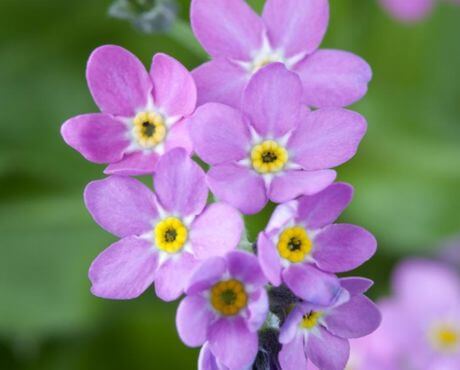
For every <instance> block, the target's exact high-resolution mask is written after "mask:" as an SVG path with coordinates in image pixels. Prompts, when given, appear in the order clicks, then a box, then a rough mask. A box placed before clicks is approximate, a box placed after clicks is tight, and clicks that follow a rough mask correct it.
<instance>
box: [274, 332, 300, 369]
mask: <svg viewBox="0 0 460 370" xmlns="http://www.w3.org/2000/svg"><path fill="white" fill-rule="evenodd" d="M278 360H279V362H280V365H281V368H282V369H283V370H300V369H307V355H306V353H305V349H304V337H303V336H302V335H300V334H299V335H296V336H295V338H294V339H293V340H292V341H291V342H289V343H286V344H283V347H282V348H281V351H280V353H279V355H278Z"/></svg>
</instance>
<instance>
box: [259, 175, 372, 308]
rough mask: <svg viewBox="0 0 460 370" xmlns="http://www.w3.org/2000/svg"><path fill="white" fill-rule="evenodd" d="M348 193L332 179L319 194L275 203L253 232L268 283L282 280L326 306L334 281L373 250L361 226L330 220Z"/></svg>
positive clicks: (302, 295) (332, 295)
mask: <svg viewBox="0 0 460 370" xmlns="http://www.w3.org/2000/svg"><path fill="white" fill-rule="evenodd" d="M352 196H353V188H352V187H351V186H350V185H347V184H343V183H336V184H333V185H331V186H329V187H328V188H326V189H325V190H323V191H322V192H320V193H318V194H316V195H312V196H303V197H300V198H299V199H297V200H293V201H291V202H288V203H284V204H281V205H279V206H278V207H277V208H276V209H275V211H274V213H273V215H272V217H271V219H270V222H269V224H268V226H267V228H266V229H265V231H264V232H262V233H260V234H259V238H258V242H257V251H258V257H259V262H260V265H261V268H262V270H263V271H264V273H265V275H266V276H267V278H268V279H269V280H270V282H271V283H272V284H273V285H275V286H279V285H280V284H281V283H282V282H284V283H285V284H286V285H287V286H288V287H289V288H290V289H291V290H292V291H293V292H294V293H295V294H296V295H297V296H298V297H300V298H302V299H304V300H306V301H308V302H310V303H315V304H322V305H327V304H329V303H330V302H331V301H332V300H334V299H335V298H336V295H337V292H338V291H339V289H340V284H339V280H338V279H337V277H336V276H335V275H333V274H332V273H339V272H346V271H350V270H352V269H354V268H356V267H358V266H360V265H361V264H362V263H364V262H365V261H367V260H368V259H369V258H371V257H372V255H373V254H374V253H375V251H376V248H377V242H376V240H375V238H374V237H373V235H372V234H371V233H369V232H368V231H366V230H364V229H363V228H361V227H359V226H355V225H349V224H334V221H335V220H336V219H337V218H338V217H339V216H340V214H341V213H342V211H343V210H344V209H345V208H346V207H347V206H348V204H349V203H350V201H351V199H352Z"/></svg>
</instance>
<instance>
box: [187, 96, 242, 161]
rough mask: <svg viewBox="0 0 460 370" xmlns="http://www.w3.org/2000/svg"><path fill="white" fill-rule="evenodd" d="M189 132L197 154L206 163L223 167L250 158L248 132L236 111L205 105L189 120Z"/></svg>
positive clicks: (221, 105)
mask: <svg viewBox="0 0 460 370" xmlns="http://www.w3.org/2000/svg"><path fill="white" fill-rule="evenodd" d="M189 132H190V137H191V138H192V142H193V145H194V148H195V151H196V153H197V154H198V156H199V157H200V158H201V159H202V160H203V161H205V162H206V163H209V164H221V163H227V162H233V161H238V160H240V159H243V158H245V157H246V156H248V150H249V140H250V135H249V130H248V128H247V126H246V125H245V123H244V122H243V117H242V115H241V113H240V112H239V111H237V110H236V109H233V108H230V107H228V106H226V105H223V104H218V103H208V104H205V105H203V106H201V107H199V108H198V109H197V110H196V112H195V114H194V115H193V116H192V118H191V119H190V129H189Z"/></svg>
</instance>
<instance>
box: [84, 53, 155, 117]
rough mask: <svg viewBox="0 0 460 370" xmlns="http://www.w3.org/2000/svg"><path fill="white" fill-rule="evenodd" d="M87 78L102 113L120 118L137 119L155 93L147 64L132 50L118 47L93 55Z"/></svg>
mask: <svg viewBox="0 0 460 370" xmlns="http://www.w3.org/2000/svg"><path fill="white" fill-rule="evenodd" d="M86 79H87V81H88V85H89V89H90V90H91V94H92V95H93V99H94V101H95V102H96V104H97V106H98V107H99V108H100V110H101V111H102V112H104V113H110V114H115V115H118V116H124V117H131V116H134V115H135V114H136V111H138V110H140V109H143V108H144V107H145V106H146V105H147V103H148V99H149V96H150V93H151V91H152V82H151V80H150V76H149V74H148V73H147V71H146V70H145V67H144V65H143V64H142V63H141V62H140V61H139V59H137V58H136V57H135V56H134V55H133V54H131V53H130V52H129V51H128V50H126V49H123V48H122V47H120V46H115V45H104V46H101V47H99V48H97V49H96V50H94V51H93V52H92V54H91V56H90V57H89V60H88V65H87V67H86Z"/></svg>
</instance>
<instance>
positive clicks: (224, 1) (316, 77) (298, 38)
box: [190, 0, 406, 107]
mask: <svg viewBox="0 0 460 370" xmlns="http://www.w3.org/2000/svg"><path fill="white" fill-rule="evenodd" d="M397 1H399V0H397ZM404 1H406V0H404ZM190 18H191V22H192V28H193V31H194V33H195V35H196V37H197V38H198V40H199V41H200V43H201V45H202V46H203V47H204V48H205V49H206V51H207V52H208V53H209V54H210V55H211V57H212V58H213V59H212V60H211V61H210V62H208V63H205V64H203V65H202V66H200V67H198V68H197V69H195V70H194V71H193V76H194V78H195V81H196V83H197V87H198V102H199V104H203V103H206V102H220V103H225V104H228V105H232V106H235V107H238V106H239V103H240V99H241V94H242V92H243V89H244V86H245V85H246V83H247V82H248V81H249V79H250V77H251V75H252V74H253V73H255V72H256V71H257V70H259V69H260V68H262V67H264V66H265V65H267V64H270V63H273V62H282V63H284V64H285V66H286V67H287V68H289V69H290V70H292V71H294V72H296V73H297V74H298V75H299V76H300V77H301V79H302V83H303V87H304V90H303V94H302V98H301V99H302V102H303V103H304V104H306V105H309V106H313V107H343V106H347V105H350V104H352V103H354V102H356V101H357V100H359V99H361V98H362V97H363V96H364V95H365V93H366V92H367V85H368V83H369V81H370V79H371V77H372V71H371V69H370V67H369V65H368V64H367V63H366V62H365V61H364V60H363V59H361V58H360V57H358V56H356V55H354V54H352V53H350V52H346V51H341V50H331V49H324V50H317V49H318V47H319V45H320V44H321V41H322V39H323V37H324V34H325V33H326V30H327V26H328V21H329V3H328V0H267V1H266V3H265V7H264V10H263V13H262V16H261V17H259V16H258V15H257V14H256V13H255V12H254V11H253V10H252V9H251V8H250V7H249V5H247V4H246V2H245V1H244V0H193V1H192V6H191V15H190Z"/></svg>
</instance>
